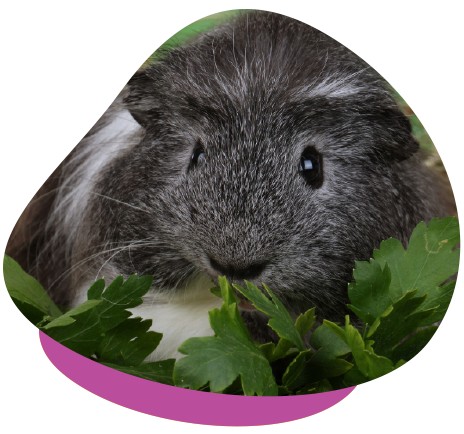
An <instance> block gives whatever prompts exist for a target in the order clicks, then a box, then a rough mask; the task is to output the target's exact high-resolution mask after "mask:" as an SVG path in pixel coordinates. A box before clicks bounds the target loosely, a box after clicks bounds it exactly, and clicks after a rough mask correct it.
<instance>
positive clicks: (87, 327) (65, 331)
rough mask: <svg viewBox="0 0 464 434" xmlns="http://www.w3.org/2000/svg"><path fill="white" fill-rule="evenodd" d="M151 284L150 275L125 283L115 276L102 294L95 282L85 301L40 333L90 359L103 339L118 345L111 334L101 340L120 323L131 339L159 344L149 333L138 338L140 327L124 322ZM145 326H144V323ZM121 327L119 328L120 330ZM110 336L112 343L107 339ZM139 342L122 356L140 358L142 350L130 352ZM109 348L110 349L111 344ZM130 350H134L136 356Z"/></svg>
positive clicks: (136, 277)
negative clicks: (129, 332) (125, 328)
mask: <svg viewBox="0 0 464 434" xmlns="http://www.w3.org/2000/svg"><path fill="white" fill-rule="evenodd" d="M151 282H152V277H151V276H142V277H138V276H130V277H129V278H128V279H127V280H126V281H124V279H123V278H122V276H119V277H117V278H116V279H115V280H114V281H113V282H112V283H111V284H110V285H109V286H108V287H107V288H106V289H105V290H104V291H101V286H102V283H101V281H98V282H96V283H95V284H94V285H93V286H92V287H91V288H90V293H88V297H89V298H90V299H89V300H87V301H86V302H85V303H83V304H82V305H80V306H78V307H76V308H74V309H71V310H70V311H68V312H67V313H65V314H64V315H62V316H61V317H59V318H57V319H55V320H54V321H52V322H50V323H49V324H48V325H46V326H45V327H43V330H44V332H46V333H47V334H48V335H49V336H50V337H51V338H53V339H55V340H56V341H58V342H60V343H61V344H63V345H65V346H67V347H68V348H70V349H72V350H74V351H76V352H78V353H80V354H82V355H84V356H87V357H90V356H92V355H94V354H95V352H96V351H97V350H98V348H99V345H100V343H101V342H102V341H103V340H104V339H107V340H108V341H109V342H112V343H113V345H115V348H117V345H116V342H118V339H117V338H115V337H114V333H109V335H108V336H107V337H106V338H105V336H106V333H108V332H109V331H110V330H111V329H114V328H116V327H118V326H119V325H121V324H122V323H126V324H128V330H131V331H132V332H135V334H134V335H133V336H132V337H133V338H136V339H142V341H143V342H145V343H147V344H148V345H149V347H150V348H151V347H153V345H154V343H155V342H159V340H158V338H155V337H154V335H153V334H149V336H144V337H142V336H141V334H140V333H141V332H140V328H139V327H140V326H138V327H135V322H133V321H132V322H129V323H127V322H126V321H127V319H128V318H129V317H130V316H131V313H130V312H129V311H128V310H127V309H128V308H132V307H135V306H138V305H139V304H141V303H142V296H143V295H145V293H146V292H147V291H148V290H149V289H150V286H151ZM95 298H97V299H95ZM98 298H99V299H98ZM145 326H146V323H144V327H145ZM123 328H124V327H123V326H121V329H123ZM121 329H120V330H121ZM145 334H146V333H145ZM111 336H112V341H111V340H110V337H111ZM121 340H126V341H127V340H129V337H128V335H127V334H123V336H121ZM142 341H140V342H142ZM140 342H139V341H137V344H136V343H134V344H132V345H131V348H130V349H128V350H127V351H128V353H127V354H126V353H125V356H124V357H126V358H131V357H141V356H140V354H142V353H143V351H142V350H139V351H135V350H134V347H137V345H138V344H139V343H140ZM107 344H108V345H110V344H109V343H107ZM109 348H111V345H110V346H109ZM100 350H101V348H100ZM132 351H135V354H136V355H134V354H133V353H132ZM146 351H148V349H147V350H146ZM105 354H107V355H108V354H113V355H114V353H111V352H108V351H107V352H106V353H105ZM121 357H123V356H121ZM131 360H132V359H131Z"/></svg>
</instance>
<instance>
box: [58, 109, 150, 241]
mask: <svg viewBox="0 0 464 434" xmlns="http://www.w3.org/2000/svg"><path fill="white" fill-rule="evenodd" d="M102 119H103V118H102ZM141 132H142V128H141V127H140V125H139V124H138V123H137V122H136V121H135V120H134V118H133V117H132V115H131V114H130V113H129V111H128V110H125V109H113V110H112V112H111V113H110V115H109V117H108V118H107V119H105V123H104V124H103V126H102V127H101V129H100V130H98V131H97V132H96V133H94V134H90V135H89V136H87V137H85V138H84V139H83V140H82V141H81V142H80V143H79V148H80V149H79V152H77V153H76V155H75V156H74V157H73V158H72V159H71V161H70V162H69V163H67V164H66V166H65V169H64V170H65V173H66V176H65V177H63V179H64V181H63V184H62V185H61V187H60V191H59V193H58V196H57V200H56V203H57V204H58V205H57V206H56V208H55V209H54V214H53V218H52V221H54V222H56V221H60V223H61V228H62V230H63V231H65V232H66V234H67V235H68V239H73V235H74V233H75V231H76V230H78V227H79V225H78V224H77V223H78V222H80V221H81V218H82V214H83V212H84V210H85V208H86V206H85V205H86V203H87V202H88V200H89V198H90V196H91V194H92V189H93V186H94V185H95V182H96V180H97V177H98V175H99V174H100V173H101V171H102V170H103V168H104V167H105V166H106V165H108V164H109V163H110V162H111V161H112V160H114V159H115V158H116V157H118V156H119V155H120V154H121V153H122V152H125V151H126V150H127V149H129V148H131V147H132V146H134V145H136V144H137V143H138V141H139V137H140V134H141Z"/></svg>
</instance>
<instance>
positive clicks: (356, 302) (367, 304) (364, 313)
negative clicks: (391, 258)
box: [348, 259, 392, 324]
mask: <svg viewBox="0 0 464 434" xmlns="http://www.w3.org/2000/svg"><path fill="white" fill-rule="evenodd" d="M353 278H354V281H353V282H351V283H350V284H349V285H348V296H349V298H350V301H351V304H349V305H348V307H349V308H350V309H351V310H352V311H353V312H354V313H355V314H356V315H357V316H358V318H360V319H362V320H363V321H364V322H365V323H367V324H372V323H373V322H374V321H375V319H376V318H377V317H378V316H380V315H381V314H382V313H383V312H384V311H385V309H386V308H387V307H388V306H389V305H390V304H391V303H392V298H391V295H390V292H389V290H388V289H389V287H390V282H391V274H390V269H389V267H388V264H385V266H384V268H383V269H382V267H381V266H380V264H379V263H377V262H376V261H374V260H373V259H371V260H370V262H359V261H358V262H356V267H355V269H354V271H353Z"/></svg>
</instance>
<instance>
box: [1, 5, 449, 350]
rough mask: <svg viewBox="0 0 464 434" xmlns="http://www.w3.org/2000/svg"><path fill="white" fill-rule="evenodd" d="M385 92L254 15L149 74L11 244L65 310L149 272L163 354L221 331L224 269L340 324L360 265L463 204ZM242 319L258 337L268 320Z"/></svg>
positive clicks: (323, 50)
mask: <svg viewBox="0 0 464 434" xmlns="http://www.w3.org/2000/svg"><path fill="white" fill-rule="evenodd" d="M391 95H392V92H391V89H390V88H389V86H388V85H387V83H386V82H385V81H384V80H383V79H382V77H380V76H379V74H378V73H377V72H376V71H374V70H373V69H372V68H371V67H369V66H368V65H367V64H366V63H365V62H364V61H362V60H361V59H360V58H359V57H357V56H356V55H355V54H354V53H352V52H351V51H350V50H348V49H347V48H345V47H344V46H343V45H341V44H339V43H338V42H336V41H334V40H333V39H331V38H330V37H328V36H326V35H325V34H323V33H321V32H319V31H318V30H316V29H313V28H311V27H310V26H308V25H306V24H303V23H301V22H298V21H296V20H293V19H290V18H287V17H285V16H281V15H278V14H274V13H267V12H258V11H248V12H242V13H241V14H239V15H238V16H237V17H236V18H234V19H232V20H230V21H229V22H228V23H226V24H223V25H220V26H219V27H217V28H215V29H214V30H212V31H210V32H207V33H204V34H202V35H198V36H197V37H196V38H195V39H194V40H192V41H190V42H189V43H187V44H185V45H183V46H182V47H179V48H175V49H172V50H170V51H168V52H166V53H164V54H163V55H162V56H161V57H160V59H159V60H157V61H155V62H153V63H152V64H151V65H150V66H148V67H145V68H142V69H141V70H139V71H138V72H137V73H136V74H135V75H134V76H133V77H132V78H131V79H130V81H129V83H128V84H127V86H126V87H125V88H124V89H123V91H122V92H121V94H120V95H119V96H118V97H117V99H116V100H115V101H114V103H113V104H112V105H111V106H110V108H109V109H108V110H107V112H106V113H105V114H104V115H103V117H102V118H101V119H100V120H99V121H98V123H97V124H96V125H95V126H94V127H93V128H92V129H91V130H90V132H89V133H88V134H87V135H86V136H85V137H84V139H83V140H82V141H81V142H80V143H79V145H78V146H77V147H76V148H75V149H74V150H73V152H72V153H71V154H70V156H69V157H68V158H67V159H66V160H65V161H64V162H63V163H62V164H61V165H60V167H59V168H58V169H57V170H56V171H55V173H54V174H53V175H52V176H51V177H50V178H49V179H48V180H47V182H46V183H45V184H44V186H43V187H42V188H41V190H40V191H39V192H38V193H37V195H36V196H35V198H34V200H33V201H32V202H31V204H30V205H29V206H28V208H26V211H25V212H24V214H23V215H22V217H21V219H20V221H19V222H18V224H17V226H16V227H15V230H14V231H13V234H12V236H11V238H10V241H9V245H8V248H7V252H8V253H10V254H11V255H12V256H13V257H15V258H16V259H17V260H19V261H20V263H21V264H22V265H23V266H24V267H25V268H26V269H27V270H28V271H29V272H31V273H32V274H34V275H35V276H36V277H37V278H38V279H39V280H40V281H41V282H42V283H43V285H44V286H45V287H47V288H48V290H49V291H50V294H51V295H52V297H53V298H54V299H55V301H56V302H57V303H59V304H61V305H67V306H73V305H76V304H78V303H80V302H82V301H83V300H84V299H85V298H86V290H87V289H88V287H89V285H90V284H91V282H93V281H94V280H95V279H96V278H98V277H102V276H104V277H105V278H106V279H107V281H109V280H110V279H112V278H113V277H115V276H117V275H120V274H122V275H125V276H127V275H130V274H132V273H138V274H151V275H153V276H154V285H153V289H152V290H151V292H150V293H149V294H148V295H147V297H146V299H145V300H144V303H143V305H142V306H140V307H139V308H136V309H134V310H133V311H134V314H136V315H140V316H142V317H144V318H151V319H153V327H152V328H153V329H154V330H157V331H160V332H163V333H164V338H163V340H162V343H161V345H160V347H159V348H158V349H157V350H156V351H155V353H154V354H153V355H152V357H151V359H163V358H167V357H173V356H174V357H176V356H178V355H179V354H178V353H177V351H176V349H177V347H178V346H179V344H180V343H182V342H183V341H184V340H185V339H187V338H188V337H190V336H199V335H203V336H204V335H210V334H212V331H211V329H210V327H209V323H208V315H207V311H208V310H210V309H212V308H213V307H215V306H218V305H219V304H220V302H219V300H218V299H217V298H216V297H214V296H213V295H211V294H210V292H209V288H210V287H212V286H213V285H214V281H215V279H216V278H217V276H219V275H226V276H227V277H228V278H229V279H230V280H233V281H238V282H240V281H242V280H243V279H247V280H250V281H253V282H256V283H257V284H259V283H261V282H264V283H266V284H267V285H268V286H269V287H270V288H271V289H273V290H274V291H275V293H276V294H277V295H278V296H279V297H280V298H281V299H282V300H283V301H284V302H285V304H286V305H287V306H288V307H289V309H290V310H291V311H292V312H293V313H295V314H298V313H299V312H301V311H303V310H306V309H308V308H310V307H312V306H316V312H317V315H318V317H319V318H320V319H322V318H326V319H331V320H335V321H337V320H342V319H343V316H344V315H345V314H346V313H347V312H346V302H347V283H348V282H349V281H350V280H351V276H352V270H353V266H354V261H355V259H357V260H365V259H368V258H369V257H370V255H371V254H372V251H373V249H374V248H375V247H378V245H379V243H380V241H381V240H383V239H386V238H388V237H391V236H393V237H396V238H399V239H401V240H402V241H403V242H404V243H406V241H407V239H408V237H409V235H410V233H411V231H412V229H413V228H414V226H415V225H416V224H417V223H418V222H419V221H421V220H426V221H427V220H429V219H430V218H432V217H438V216H444V215H448V214H450V213H453V211H452V204H453V199H452V194H451V193H450V190H449V185H448V184H446V182H447V181H445V182H443V181H442V180H441V178H440V177H438V176H436V174H434V173H433V170H432V169H431V168H430V167H427V166H426V165H424V162H423V160H424V158H423V156H422V155H421V152H420V150H419V146H418V143H417V142H416V141H415V139H414V138H413V137H412V134H411V126H410V123H409V121H408V119H407V117H406V116H404V115H403V114H402V112H401V111H400V110H399V108H398V106H397V104H396V102H395V100H394V98H393V97H392V96H391ZM240 309H241V312H242V315H243V318H244V319H245V321H246V323H247V325H248V327H249V329H250V332H251V334H252V335H253V336H254V337H255V339H257V340H258V341H263V340H266V339H269V338H272V336H271V335H268V333H269V332H267V331H266V330H267V328H266V327H265V323H266V319H265V318H262V317H261V316H260V315H259V314H257V313H256V312H255V311H253V310H252V309H250V307H249V305H247V304H246V303H244V302H241V303H240Z"/></svg>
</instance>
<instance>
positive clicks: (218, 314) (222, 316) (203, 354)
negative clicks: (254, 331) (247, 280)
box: [174, 278, 277, 395]
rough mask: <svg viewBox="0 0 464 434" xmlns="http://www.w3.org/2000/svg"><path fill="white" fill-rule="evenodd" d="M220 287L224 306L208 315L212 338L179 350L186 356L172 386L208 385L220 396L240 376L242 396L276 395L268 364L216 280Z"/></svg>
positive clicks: (222, 282)
mask: <svg viewBox="0 0 464 434" xmlns="http://www.w3.org/2000/svg"><path fill="white" fill-rule="evenodd" d="M219 286H220V288H221V294H222V298H223V300H224V303H223V305H222V307H221V308H220V309H213V310H212V311H210V313H209V318H210V323H211V327H212V329H213V331H214V333H215V336H210V337H201V338H190V339H188V340H187V341H185V342H184V343H183V344H182V345H181V346H180V348H179V351H180V352H181V353H183V354H185V355H186V356H185V357H183V358H181V359H179V360H178V361H177V363H176V365H175V367H174V383H175V384H176V385H177V386H181V387H188V388H191V389H199V388H201V387H202V386H205V385H206V384H209V389H210V390H211V391H212V392H222V391H223V390H225V389H226V388H227V387H228V386H230V385H231V384H232V383H233V382H234V380H235V379H236V378H237V377H239V376H240V378H241V385H242V389H243V392H244V394H245V395H276V394H277V384H276V382H275V379H274V377H273V375H272V370H271V367H270V365H269V362H268V360H267V359H266V357H265V356H264V354H263V353H262V352H261V351H260V350H259V349H258V348H257V347H256V345H255V344H254V343H253V341H252V340H251V338H250V336H249V333H248V330H247V329H246V326H245V325H244V323H243V321H242V319H241V317H240V314H239V312H238V309H237V304H236V302H235V298H234V296H233V293H232V290H231V288H230V285H229V283H228V282H227V280H226V279H225V278H219Z"/></svg>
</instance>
